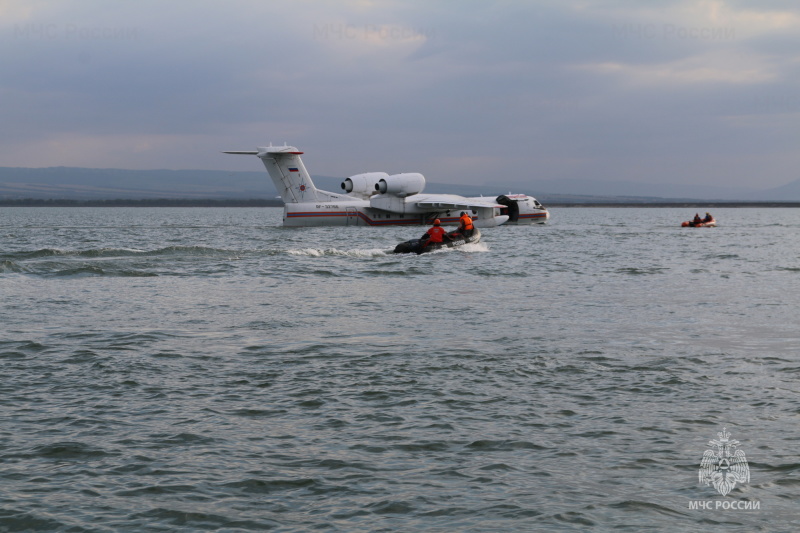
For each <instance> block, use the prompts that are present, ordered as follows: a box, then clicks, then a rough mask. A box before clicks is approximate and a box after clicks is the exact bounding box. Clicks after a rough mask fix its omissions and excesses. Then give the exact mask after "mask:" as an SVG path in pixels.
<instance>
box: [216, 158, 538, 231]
mask: <svg viewBox="0 0 800 533" xmlns="http://www.w3.org/2000/svg"><path fill="white" fill-rule="evenodd" d="M223 153H225V154H235V155H254V156H257V157H258V158H259V159H261V161H262V162H263V163H264V166H265V167H266V168H267V173H268V174H269V176H270V178H271V179H272V182H273V183H274V184H275V189H276V190H277V191H278V193H279V194H280V196H281V198H282V199H283V203H284V210H283V225H284V226H398V225H430V224H431V223H432V222H433V220H435V219H437V218H438V219H439V220H440V221H441V223H442V224H443V225H448V224H449V225H453V224H458V221H459V217H460V215H461V213H462V212H464V211H466V212H467V213H469V214H470V216H471V217H472V219H473V224H474V225H475V227H477V228H490V227H494V226H500V225H503V224H534V223H539V224H543V223H545V222H546V221H547V219H548V218H549V217H550V214H549V212H548V211H547V209H545V208H544V206H543V205H542V204H541V203H539V201H538V200H536V198H533V197H532V196H527V195H524V194H507V195H500V196H498V197H497V198H495V199H492V198H484V197H482V196H481V197H471V198H466V197H463V196H457V195H454V194H423V192H422V191H423V190H424V188H425V177H424V176H423V175H422V174H419V173H416V172H406V173H402V174H392V175H389V174H387V173H386V172H365V173H363V174H356V175H354V176H350V177H349V178H346V179H345V180H344V181H343V182H342V184H341V187H342V190H343V191H344V192H342V193H335V192H328V191H323V190H321V189H317V188H316V187H315V186H314V182H313V181H312V180H311V176H310V175H309V173H308V171H307V170H306V167H305V165H303V160H302V159H301V158H300V156H301V155H303V152H301V151H299V150H298V149H297V148H295V147H294V146H288V145H284V146H272V145H270V146H261V147H258V149H257V150H232V151H226V152H223Z"/></svg>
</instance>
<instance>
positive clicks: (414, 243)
mask: <svg viewBox="0 0 800 533" xmlns="http://www.w3.org/2000/svg"><path fill="white" fill-rule="evenodd" d="M447 235H448V236H449V237H450V239H449V240H448V239H447V237H445V239H444V242H432V243H429V244H428V245H427V246H424V244H425V241H426V239H427V237H428V234H427V233H426V234H425V235H423V238H422V239H411V240H410V241H406V242H401V243H400V244H398V245H397V246H396V247H395V249H394V253H396V254H424V253H427V252H433V251H434V250H439V249H440V248H455V247H456V246H463V245H465V244H470V243H475V242H479V241H480V240H481V231H480V230H479V229H478V228H475V229H473V230H472V235H470V236H469V237H466V238H465V237H464V236H463V235H461V234H460V233H459V232H458V231H451V232H450V233H448V234H447Z"/></svg>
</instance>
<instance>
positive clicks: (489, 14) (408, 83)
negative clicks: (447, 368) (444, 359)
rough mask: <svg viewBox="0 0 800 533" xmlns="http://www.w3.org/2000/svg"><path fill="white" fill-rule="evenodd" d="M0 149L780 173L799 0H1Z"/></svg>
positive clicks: (519, 174)
mask: <svg viewBox="0 0 800 533" xmlns="http://www.w3.org/2000/svg"><path fill="white" fill-rule="evenodd" d="M0 124H2V126H1V127H0V166H12V167H50V166H75V167H91V168H109V167H111V168H126V169H162V168H167V169H209V170H211V169H213V170H231V171H234V170H261V169H263V167H262V165H261V163H260V162H259V161H258V160H257V159H255V158H250V157H243V156H231V155H224V154H222V153H221V152H222V151H223V150H253V149H255V148H256V147H257V146H265V145H268V144H270V143H273V144H283V143H284V142H287V143H289V144H290V145H293V146H296V147H298V148H299V149H300V150H303V151H304V152H305V155H304V156H303V159H304V162H305V164H306V167H307V168H308V169H309V171H310V172H311V173H312V174H317V175H327V176H339V177H344V176H349V175H353V174H357V173H361V172H367V171H385V172H389V173H398V172H421V173H423V174H424V175H425V176H426V178H427V179H428V180H429V181H433V182H438V183H459V184H469V185H483V184H489V183H492V182H496V181H502V182H503V183H514V182H520V183H524V182H525V181H526V180H566V179H591V180H599V181H603V180H623V181H632V182H637V183H673V184H689V183H691V184H702V185H715V186H745V187H774V186H779V185H783V184H786V183H788V182H791V181H794V180H797V179H799V178H800V149H798V148H800V2H797V1H795V0H531V1H496V2H491V1H472V0H460V1H436V0H427V1H391V0H386V1H379V0H376V1H368V0H339V1H324V0H319V1H305V0H291V1H289V0H281V1H272V0H266V1H255V0H250V1H248V0H226V1H225V2H222V1H206V0H195V1H193V2H182V1H181V2H179V1H172V0H138V1H137V2H119V1H117V2H114V1H108V0H74V1H72V0H16V1H8V0H0Z"/></svg>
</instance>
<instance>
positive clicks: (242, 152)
mask: <svg viewBox="0 0 800 533" xmlns="http://www.w3.org/2000/svg"><path fill="white" fill-rule="evenodd" d="M222 153H223V154H235V155H258V151H255V150H249V151H242V150H239V151H232V152H222Z"/></svg>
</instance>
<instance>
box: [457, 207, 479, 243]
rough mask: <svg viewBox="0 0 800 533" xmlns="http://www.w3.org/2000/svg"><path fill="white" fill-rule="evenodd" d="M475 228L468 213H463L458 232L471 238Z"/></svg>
mask: <svg viewBox="0 0 800 533" xmlns="http://www.w3.org/2000/svg"><path fill="white" fill-rule="evenodd" d="M474 229H475V226H473V225H472V219H471V218H470V216H469V215H468V214H467V212H466V211H462V212H461V219H460V222H459V224H458V232H459V233H460V234H461V235H463V236H464V237H471V236H472V232H473V230H474Z"/></svg>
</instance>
